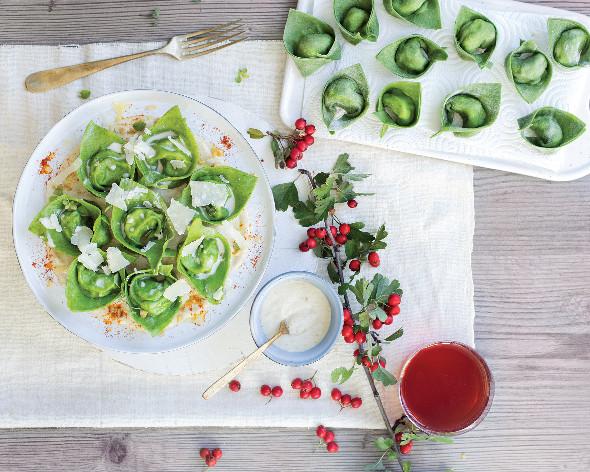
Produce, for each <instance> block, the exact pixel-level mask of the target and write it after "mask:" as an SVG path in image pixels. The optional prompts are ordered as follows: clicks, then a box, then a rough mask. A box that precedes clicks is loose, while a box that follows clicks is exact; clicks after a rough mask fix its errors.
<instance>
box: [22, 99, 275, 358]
mask: <svg viewBox="0 0 590 472" xmlns="http://www.w3.org/2000/svg"><path fill="white" fill-rule="evenodd" d="M137 92H139V93H146V94H148V93H156V94H164V95H170V96H176V97H181V98H184V99H188V100H191V101H193V102H196V103H198V104H200V105H201V106H204V107H206V108H208V109H209V110H210V111H211V112H213V113H215V114H216V115H218V116H219V117H220V118H221V119H222V120H223V121H225V122H226V123H227V124H228V125H229V126H230V127H231V128H232V129H233V130H234V131H235V132H236V133H237V134H238V135H240V136H241V137H242V139H243V140H244V142H245V144H246V145H247V146H248V147H249V149H250V151H251V152H252V154H253V155H254V156H255V158H256V161H257V163H258V166H259V169H260V173H261V174H262V176H263V178H264V182H265V184H266V185H265V189H266V193H267V196H268V197H269V200H270V204H271V208H270V209H271V211H270V221H269V222H268V226H269V228H270V233H271V241H270V246H269V248H268V257H267V258H266V260H265V261H264V263H263V266H262V269H261V271H260V273H259V275H258V277H257V280H256V282H255V283H254V286H253V288H252V291H251V293H250V294H249V295H248V297H246V298H245V299H244V300H243V301H242V302H241V303H240V304H239V305H238V307H237V308H236V309H235V310H234V313H233V314H232V315H231V316H229V317H227V319H225V320H224V321H223V322H222V323H220V324H219V325H217V326H216V327H215V328H213V329H211V330H210V331H209V332H207V333H206V334H205V335H203V336H201V337H199V338H198V339H194V338H193V339H191V340H190V341H187V342H181V343H174V345H173V346H172V347H170V348H164V349H160V348H157V349H155V350H154V349H149V348H148V349H144V348H129V349H122V348H117V347H111V346H107V345H104V344H99V343H97V342H95V341H93V340H90V339H88V338H87V337H86V336H83V335H82V334H80V333H77V332H75V331H74V330H72V329H71V328H70V327H68V326H65V325H64V324H63V323H62V322H61V321H60V320H59V319H58V318H56V317H55V316H54V315H53V313H52V312H51V310H49V308H48V307H47V304H46V303H45V302H44V301H43V299H42V297H40V294H39V293H38V290H37V289H35V288H34V287H33V285H32V284H31V283H30V282H29V275H27V274H28V273H27V272H26V271H25V270H24V269H23V264H24V261H23V260H21V255H20V254H19V250H18V249H17V242H16V241H17V238H16V211H15V207H16V204H17V196H18V195H19V194H20V193H21V192H22V191H24V190H23V188H24V187H23V185H24V183H23V178H24V174H25V172H26V170H27V169H28V167H29V166H30V165H31V162H32V158H33V156H34V155H35V154H36V153H37V151H38V150H39V149H40V148H41V146H42V145H43V143H44V142H45V140H46V139H47V136H48V135H49V134H50V133H51V132H52V131H53V130H54V129H55V128H56V127H57V126H58V125H59V124H60V123H61V122H62V121H63V120H64V119H65V118H67V117H68V116H69V115H71V114H72V113H75V112H77V111H79V110H80V109H83V108H85V107H88V106H90V105H91V104H92V103H95V102H97V101H100V100H108V99H109V98H112V97H113V96H117V95H123V96H124V95H126V94H130V93H137ZM207 101H210V102H216V103H219V104H221V105H223V104H229V105H231V106H234V107H236V108H239V109H242V110H244V109H243V108H242V107H240V106H239V105H235V104H233V103H229V102H225V101H224V100H220V99H217V98H213V97H200V96H197V97H193V96H190V95H186V94H184V93H180V92H173V91H169V90H161V89H150V88H139V89H127V90H119V91H116V92H110V93H107V94H104V95H101V96H99V97H96V98H94V99H92V100H89V101H87V102H85V103H82V104H81V105H79V106H77V107H75V108H73V109H72V110H70V111H68V112H67V113H65V114H64V115H63V116H62V117H61V118H60V119H59V120H58V121H56V122H55V123H54V124H53V125H52V126H51V128H50V129H49V130H48V131H47V132H45V134H44V135H43V137H42V138H41V139H40V140H39V141H38V142H37V144H36V146H35V148H34V149H33V150H32V151H31V154H30V155H29V157H28V159H27V161H26V162H25V164H24V166H23V167H22V170H21V172H20V176H19V179H18V183H17V185H16V188H15V190H14V194H13V196H12V205H11V210H12V220H11V224H12V231H11V234H12V248H13V250H14V253H15V254H16V258H17V262H18V265H19V268H20V270H21V273H22V275H23V277H24V279H25V281H26V282H27V286H28V287H29V289H30V290H31V292H32V293H33V295H34V296H35V299H36V300H37V303H39V304H40V305H41V307H42V308H43V310H44V311H45V312H46V313H47V314H48V315H49V316H50V317H51V319H52V320H53V321H54V322H55V323H57V324H58V325H59V326H60V327H61V328H63V329H65V330H66V331H67V332H69V333H71V334H73V335H74V336H76V337H77V338H79V339H81V340H83V341H84V342H86V343H88V344H90V345H92V346H93V347H95V348H97V349H99V350H105V351H115V352H123V353H131V354H158V353H164V352H171V351H175V350H179V349H182V348H185V347H188V346H191V345H193V344H196V343H198V342H200V341H202V340H204V339H207V338H209V337H210V336H212V335H214V334H216V333H218V332H219V331H220V330H221V329H223V328H224V327H225V326H226V325H227V324H228V323H229V322H230V321H231V320H233V319H234V318H235V317H236V316H237V314H238V313H239V312H240V311H242V310H243V309H244V307H245V306H246V305H247V304H248V302H250V300H252V298H253V296H254V295H255V294H256V291H257V289H258V287H259V286H260V283H261V282H262V280H263V278H264V275H265V273H266V271H267V269H268V265H269V263H270V261H271V259H272V256H273V253H274V248H275V236H276V234H275V233H276V231H275V211H276V208H275V204H274V198H273V196H272V190H271V188H272V187H271V184H270V180H269V178H268V174H267V172H266V169H265V168H264V166H263V165H262V162H261V159H260V157H259V156H258V153H257V152H256V151H255V150H254V147H253V146H252V144H251V143H250V141H249V140H248V139H247V138H246V137H245V136H244V135H243V134H242V133H241V132H240V131H239V130H238V128H237V127H236V126H235V125H234V124H233V123H232V122H231V121H230V120H229V119H227V118H226V117H225V116H223V115H222V114H221V113H220V112H219V111H217V110H216V109H215V108H213V106H211V105H210V104H209V103H206V102H207ZM244 111H247V110H244ZM261 121H264V120H262V119H261ZM66 309H67V307H66ZM68 311H69V310H68ZM70 314H72V312H71V311H70Z"/></svg>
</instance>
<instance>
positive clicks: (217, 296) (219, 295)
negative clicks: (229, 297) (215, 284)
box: [211, 287, 223, 301]
mask: <svg viewBox="0 0 590 472" xmlns="http://www.w3.org/2000/svg"><path fill="white" fill-rule="evenodd" d="M211 298H213V300H216V301H219V300H221V299H222V298H223V287H219V288H218V289H217V290H216V291H215V293H214V294H213V295H212V297H211Z"/></svg>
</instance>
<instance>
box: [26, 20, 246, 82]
mask: <svg viewBox="0 0 590 472" xmlns="http://www.w3.org/2000/svg"><path fill="white" fill-rule="evenodd" d="M245 33H247V29H246V28H245V27H244V25H243V24H242V20H236V21H231V22H229V23H225V24H222V25H217V26H214V27H212V28H208V29H204V30H201V31H195V32H194V33H188V34H181V35H178V36H174V37H173V38H172V39H171V40H170V41H168V44H166V46H164V47H162V48H159V49H153V50H151V51H144V52H138V53H137V54H129V55H127V56H120V57H114V58H112V59H103V60H101V61H93V62H85V63H83V64H76V65H73V66H66V67H58V68H55V69H48V70H43V71H40V72H35V73H34V74H31V75H29V76H28V77H27V78H26V79H25V87H26V89H27V90H28V91H29V92H46V91H47V90H51V89H54V88H57V87H61V86H62V85H65V84H69V83H70V82H73V81H74V80H78V79H81V78H82V77H86V76H89V75H91V74H94V73H95V72H100V71H101V70H104V69H107V68H109V67H113V66H116V65H117V64H122V63H123V62H129V61H132V60H134V59H139V58H142V57H147V56H152V55H154V54H168V55H169V56H172V57H174V58H176V59H178V60H179V61H184V60H186V59H194V58H195V57H199V56H203V55H205V54H209V53H211V52H214V51H219V50H220V49H224V48H226V47H228V46H231V45H232V44H236V43H239V42H240V41H244V40H245V39H248V38H247V36H243V35H244V34H245Z"/></svg>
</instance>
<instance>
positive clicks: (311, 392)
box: [291, 374, 322, 400]
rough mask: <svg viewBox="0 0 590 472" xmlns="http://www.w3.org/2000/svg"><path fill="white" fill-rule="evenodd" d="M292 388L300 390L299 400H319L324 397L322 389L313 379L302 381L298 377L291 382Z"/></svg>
mask: <svg viewBox="0 0 590 472" xmlns="http://www.w3.org/2000/svg"><path fill="white" fill-rule="evenodd" d="M314 375H315V374H314ZM291 388H292V389H293V390H299V398H302V399H304V400H307V399H308V398H311V399H312V400H317V399H318V398H320V397H321V396H322V390H321V389H320V387H318V386H317V385H315V383H314V381H313V377H310V378H309V379H305V380H301V379H300V378H299V377H297V378H295V379H293V381H292V382H291Z"/></svg>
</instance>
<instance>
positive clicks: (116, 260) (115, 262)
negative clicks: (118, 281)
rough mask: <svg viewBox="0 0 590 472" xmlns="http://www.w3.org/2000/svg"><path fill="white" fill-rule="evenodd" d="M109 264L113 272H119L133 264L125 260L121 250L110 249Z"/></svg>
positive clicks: (108, 250)
mask: <svg viewBox="0 0 590 472" xmlns="http://www.w3.org/2000/svg"><path fill="white" fill-rule="evenodd" d="M107 264H108V266H109V270H110V271H111V272H118V271H120V270H121V269H124V268H125V267H127V266H128V265H129V264H131V262H129V261H128V260H127V259H125V256H123V253H122V252H121V250H120V249H119V248H117V247H110V248H108V249H107Z"/></svg>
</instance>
